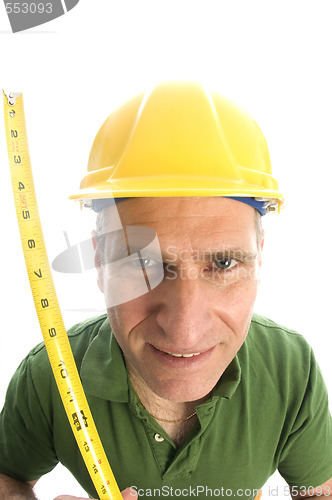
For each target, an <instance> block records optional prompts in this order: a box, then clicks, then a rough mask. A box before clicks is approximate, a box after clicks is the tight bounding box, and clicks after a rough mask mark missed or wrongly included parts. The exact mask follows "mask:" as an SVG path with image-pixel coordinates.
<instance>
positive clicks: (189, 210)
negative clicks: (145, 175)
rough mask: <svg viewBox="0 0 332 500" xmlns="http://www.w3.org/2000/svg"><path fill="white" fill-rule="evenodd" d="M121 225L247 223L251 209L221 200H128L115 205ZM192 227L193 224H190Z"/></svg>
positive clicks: (219, 198)
mask: <svg viewBox="0 0 332 500" xmlns="http://www.w3.org/2000/svg"><path fill="white" fill-rule="evenodd" d="M116 208H117V210H118V212H119V214H120V217H121V219H122V221H123V224H124V225H128V224H129V223H130V224H141V223H147V222H151V223H152V222H154V223H159V222H160V223H161V224H162V223H163V222H165V221H166V220H167V222H170V221H171V220H172V219H174V220H179V219H183V218H187V219H188V222H189V220H190V219H194V218H196V219H197V218H206V219H207V220H216V219H219V220H221V219H223V218H225V219H227V218H230V219H232V220H234V221H235V220H239V221H240V220H241V219H244V220H250V218H252V219H253V218H254V215H255V212H256V211H255V209H254V208H253V207H251V206H249V205H246V204H244V203H241V202H239V201H236V200H232V199H229V198H225V197H173V198H162V197H160V198H147V197H146V198H130V199H127V200H123V201H121V202H119V203H116ZM193 223H194V222H193Z"/></svg>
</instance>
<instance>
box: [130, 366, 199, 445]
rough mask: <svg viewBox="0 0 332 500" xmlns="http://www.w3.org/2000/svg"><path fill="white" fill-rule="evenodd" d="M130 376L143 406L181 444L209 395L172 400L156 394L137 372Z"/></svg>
mask: <svg viewBox="0 0 332 500" xmlns="http://www.w3.org/2000/svg"><path fill="white" fill-rule="evenodd" d="M129 377H130V380H131V383H132V385H133V387H134V389H135V391H136V394H137V396H138V398H139V400H140V402H141V404H142V406H143V407H144V408H145V409H146V410H147V411H148V412H149V413H150V415H151V416H152V417H153V418H154V419H155V420H156V422H158V424H159V425H160V426H161V427H162V428H163V429H164V431H165V432H166V433H167V434H168V436H169V437H170V438H171V439H172V440H173V441H174V443H175V444H176V445H177V446H179V445H180V444H181V443H182V442H183V441H184V439H185V438H186V436H187V435H188V433H189V431H190V430H191V428H192V427H193V426H194V424H195V422H196V421H197V416H196V406H198V405H199V404H201V403H203V402H204V401H206V400H207V399H208V397H209V395H207V396H205V397H203V398H201V399H199V400H197V401H186V402H177V401H171V400H168V399H164V398H162V397H160V396H158V395H157V394H155V393H154V392H153V391H152V390H151V389H150V388H149V387H148V386H147V385H146V384H145V383H144V381H142V380H141V379H140V378H139V377H137V376H136V375H135V374H132V373H129Z"/></svg>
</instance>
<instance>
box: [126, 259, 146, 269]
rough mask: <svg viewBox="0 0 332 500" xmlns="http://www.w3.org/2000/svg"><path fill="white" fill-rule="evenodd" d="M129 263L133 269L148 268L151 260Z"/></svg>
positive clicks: (136, 260) (137, 260) (138, 260)
mask: <svg viewBox="0 0 332 500" xmlns="http://www.w3.org/2000/svg"><path fill="white" fill-rule="evenodd" d="M129 263H130V264H131V265H132V266H134V267H148V266H149V265H150V264H151V259H148V258H143V259H135V260H130V261H129Z"/></svg>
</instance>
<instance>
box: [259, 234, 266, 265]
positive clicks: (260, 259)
mask: <svg viewBox="0 0 332 500" xmlns="http://www.w3.org/2000/svg"><path fill="white" fill-rule="evenodd" d="M264 238H265V231H264V229H262V235H261V243H260V247H259V250H260V252H259V268H261V267H262V252H263V248H264V242H265V239H264Z"/></svg>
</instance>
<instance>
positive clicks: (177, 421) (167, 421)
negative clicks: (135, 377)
mask: <svg viewBox="0 0 332 500" xmlns="http://www.w3.org/2000/svg"><path fill="white" fill-rule="evenodd" d="M131 384H132V386H133V387H134V384H133V383H132V381H131ZM134 389H135V387H134ZM135 392H136V395H137V397H138V401H139V402H140V403H141V405H142V406H143V408H144V410H146V411H147V412H148V413H149V415H151V417H152V418H154V419H155V420H158V422H166V423H167V424H177V423H180V422H186V421H187V420H190V419H191V418H193V417H194V416H195V415H196V410H195V411H194V413H192V414H191V415H189V416H188V417H186V418H179V419H178V420H166V419H165V418H159V417H156V415H153V413H151V412H150V411H149V410H148V409H147V408H145V406H144V404H143V403H142V401H141V400H140V397H139V395H138V393H137V391H136V389H135Z"/></svg>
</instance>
